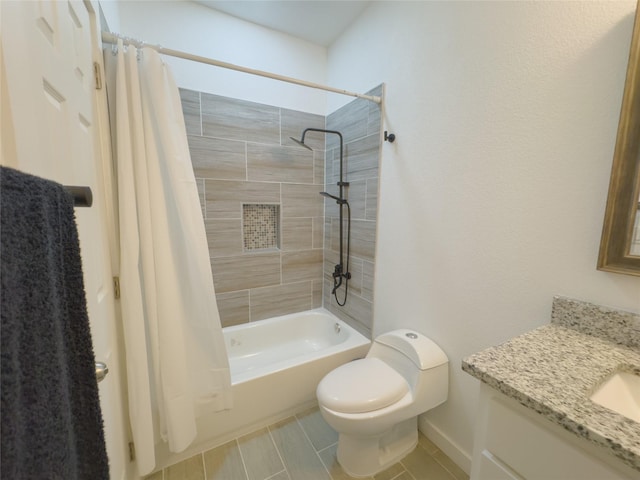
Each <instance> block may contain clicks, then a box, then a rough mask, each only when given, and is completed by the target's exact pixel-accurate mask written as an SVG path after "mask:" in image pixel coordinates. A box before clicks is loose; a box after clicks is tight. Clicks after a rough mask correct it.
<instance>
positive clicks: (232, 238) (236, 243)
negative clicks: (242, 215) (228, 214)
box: [204, 218, 243, 257]
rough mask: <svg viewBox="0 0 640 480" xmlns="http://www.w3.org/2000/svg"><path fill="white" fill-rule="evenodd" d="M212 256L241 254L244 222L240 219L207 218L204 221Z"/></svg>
mask: <svg viewBox="0 0 640 480" xmlns="http://www.w3.org/2000/svg"><path fill="white" fill-rule="evenodd" d="M204 226H205V231H206V233H207V243H208V244H209V256H210V257H229V256H233V255H241V254H242V252H243V248H242V222H241V220H240V219H239V218H238V219H231V220H223V219H215V218H213V219H211V218H209V219H206V220H205V221H204Z"/></svg>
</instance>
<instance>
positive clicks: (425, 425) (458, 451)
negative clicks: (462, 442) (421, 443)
mask: <svg viewBox="0 0 640 480" xmlns="http://www.w3.org/2000/svg"><path fill="white" fill-rule="evenodd" d="M418 430H420V431H421V432H422V434H423V435H424V436H425V437H427V438H428V439H429V440H431V441H432V442H433V443H435V444H436V446H437V447H438V448H439V449H440V450H442V451H443V452H444V453H445V455H447V457H449V458H450V459H451V460H453V462H454V463H455V464H456V465H458V466H459V467H460V468H461V469H462V470H464V471H465V473H466V474H467V475H469V474H470V472H471V456H470V455H469V454H468V453H467V452H465V451H464V450H462V448H460V446H459V445H458V444H457V443H455V442H454V441H453V440H451V439H450V438H449V437H448V436H447V435H445V434H444V433H443V432H442V430H440V429H439V428H437V427H435V426H434V425H433V424H432V423H431V422H430V421H429V420H428V419H427V418H426V415H421V416H419V417H418Z"/></svg>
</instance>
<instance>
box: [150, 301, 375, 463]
mask: <svg viewBox="0 0 640 480" xmlns="http://www.w3.org/2000/svg"><path fill="white" fill-rule="evenodd" d="M223 333H224V337H225V343H226V347H227V354H228V356H229V366H230V369H231V382H232V391H233V403H234V407H233V409H232V410H227V411H223V412H218V413H212V414H207V415H204V416H202V417H200V418H199V419H198V436H197V437H196V440H195V441H194V443H193V445H192V446H190V447H189V448H188V449H187V450H186V451H184V452H181V453H180V454H173V453H170V452H169V451H168V449H167V448H166V445H165V444H163V445H160V446H158V450H157V454H158V455H157V460H158V467H159V468H160V467H164V466H167V465H171V464H173V463H176V462H178V461H181V460H183V459H185V458H189V457H190V456H192V455H194V454H196V453H199V452H201V451H204V450H207V449H209V448H213V447H214V446H217V445H221V444H222V443H225V442H227V441H229V440H231V439H233V438H236V437H238V436H240V435H243V434H245V433H249V432H251V431H253V430H256V429H258V428H262V427H265V426H267V425H269V424H271V423H274V422H276V421H278V420H281V419H283V418H286V417H288V416H290V415H293V414H295V413H298V412H300V411H302V410H304V409H306V408H309V407H311V406H313V405H314V404H315V403H316V395H315V392H316V387H317V385H318V382H320V380H321V379H322V377H324V376H325V375H326V374H327V373H328V372H330V371H331V370H333V369H334V368H336V367H338V366H339V365H342V364H344V363H346V362H349V361H351V360H353V359H356V358H362V357H364V356H365V355H366V353H367V351H368V350H369V346H370V344H371V342H370V341H369V339H367V338H366V337H364V336H363V335H361V334H360V333H359V332H357V331H356V330H355V329H353V328H352V327H350V326H349V325H347V324H346V323H344V322H343V321H342V320H340V319H338V318H337V317H335V316H334V315H333V314H332V313H330V312H329V311H327V310H324V309H316V310H310V311H307V312H300V313H294V314H290V315H284V316H281V317H276V318H271V319H268V320H260V321H257V322H251V323H247V324H242V325H237V326H233V327H226V328H224V329H223Z"/></svg>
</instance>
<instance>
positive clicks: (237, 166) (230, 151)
mask: <svg viewBox="0 0 640 480" xmlns="http://www.w3.org/2000/svg"><path fill="white" fill-rule="evenodd" d="M187 140H188V141H189V153H190V154H191V163H192V164H193V172H194V173H195V176H196V177H201V178H215V179H218V180H246V179H247V161H246V147H245V145H246V144H245V142H237V141H233V140H224V139H221V138H209V137H197V136H193V135H189V136H188V137H187Z"/></svg>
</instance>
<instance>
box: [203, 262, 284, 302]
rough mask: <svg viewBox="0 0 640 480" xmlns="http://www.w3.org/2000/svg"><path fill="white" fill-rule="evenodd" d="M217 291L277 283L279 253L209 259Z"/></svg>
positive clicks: (278, 278)
mask: <svg viewBox="0 0 640 480" xmlns="http://www.w3.org/2000/svg"><path fill="white" fill-rule="evenodd" d="M211 270H212V271H213V283H214V286H215V289H216V292H217V293H225V292H231V291H235V290H246V289H250V288H258V287H266V286H269V285H278V284H279V283H280V253H259V254H251V255H243V256H239V257H218V258H212V259H211Z"/></svg>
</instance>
